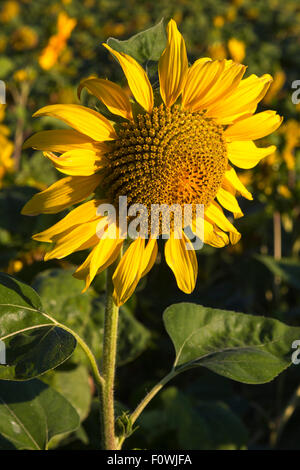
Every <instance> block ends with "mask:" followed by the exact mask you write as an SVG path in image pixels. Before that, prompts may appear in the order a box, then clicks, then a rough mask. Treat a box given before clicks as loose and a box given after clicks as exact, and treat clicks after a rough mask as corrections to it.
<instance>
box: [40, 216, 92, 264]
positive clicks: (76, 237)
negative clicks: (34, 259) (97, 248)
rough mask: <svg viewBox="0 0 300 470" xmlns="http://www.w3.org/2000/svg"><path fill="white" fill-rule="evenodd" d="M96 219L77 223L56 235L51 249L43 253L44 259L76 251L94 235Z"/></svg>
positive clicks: (58, 257) (60, 256) (59, 256)
mask: <svg viewBox="0 0 300 470" xmlns="http://www.w3.org/2000/svg"><path fill="white" fill-rule="evenodd" d="M97 225H98V220H93V221H92V222H88V223H86V224H80V225H77V226H76V227H75V228H72V229H71V230H68V231H67V232H66V233H64V234H62V235H61V236H58V237H56V240H55V242H56V244H55V247H54V248H53V250H51V251H49V252H48V253H46V255H45V261H47V260H49V259H53V258H57V259H61V258H65V257H66V256H68V255H70V254H71V253H73V252H74V251H77V250H78V249H79V247H80V246H81V245H83V244H84V243H86V242H87V241H88V240H90V239H91V238H94V237H95V235H96V228H97Z"/></svg>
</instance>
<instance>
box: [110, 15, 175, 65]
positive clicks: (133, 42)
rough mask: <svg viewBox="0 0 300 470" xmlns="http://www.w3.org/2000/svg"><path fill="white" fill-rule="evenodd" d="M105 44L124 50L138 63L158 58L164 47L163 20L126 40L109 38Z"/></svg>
mask: <svg viewBox="0 0 300 470" xmlns="http://www.w3.org/2000/svg"><path fill="white" fill-rule="evenodd" d="M107 44H108V45H109V46H110V47H112V48H113V49H114V50H115V51H117V52H124V53H125V54H128V55H130V56H131V57H133V58H134V59H136V60H137V61H138V62H140V63H144V62H147V61H148V60H158V59H159V58H160V56H161V54H162V52H163V50H164V49H165V47H166V30H165V25H164V20H163V19H162V20H161V21H160V22H159V23H158V24H156V25H155V26H152V28H149V29H146V31H142V32H141V33H138V34H135V35H134V36H132V37H131V38H130V39H127V40H126V41H120V40H119V39H115V38H109V39H108V40H107Z"/></svg>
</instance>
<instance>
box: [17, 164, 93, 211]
mask: <svg viewBox="0 0 300 470" xmlns="http://www.w3.org/2000/svg"><path fill="white" fill-rule="evenodd" d="M101 178H102V176H100V175H99V174H98V173H96V174H95V175H92V176H67V178H63V179H61V180H59V181H56V183H54V184H52V185H51V186H50V187H49V188H47V189H45V190H44V191H42V192H40V193H38V194H35V195H34V196H33V198H32V199H30V201H28V202H27V204H26V205H25V206H24V207H23V209H22V214H23V215H38V214H55V213H56V212H60V211H62V210H63V209H66V208H67V207H70V206H72V205H73V204H77V203H78V202H81V201H83V200H84V199H86V198H87V197H88V196H89V195H90V194H92V193H93V191H94V190H95V189H96V187H97V186H98V185H99V183H100V181H101Z"/></svg>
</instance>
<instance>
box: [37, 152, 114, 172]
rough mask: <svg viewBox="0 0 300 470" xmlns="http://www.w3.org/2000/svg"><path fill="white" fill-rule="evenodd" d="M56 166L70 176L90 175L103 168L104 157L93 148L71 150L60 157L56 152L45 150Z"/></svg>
mask: <svg viewBox="0 0 300 470" xmlns="http://www.w3.org/2000/svg"><path fill="white" fill-rule="evenodd" d="M44 155H45V157H47V158H49V160H51V162H52V163H53V165H54V166H55V168H56V169H57V170H59V171H60V172H61V173H64V174H65V175H70V176H90V175H93V174H94V173H96V172H97V171H99V170H100V169H101V168H103V166H104V164H105V159H104V157H99V156H97V154H95V152H94V151H93V150H70V151H69V152H65V153H63V154H62V155H60V156H59V157H57V156H56V155H55V154H54V153H51V152H44Z"/></svg>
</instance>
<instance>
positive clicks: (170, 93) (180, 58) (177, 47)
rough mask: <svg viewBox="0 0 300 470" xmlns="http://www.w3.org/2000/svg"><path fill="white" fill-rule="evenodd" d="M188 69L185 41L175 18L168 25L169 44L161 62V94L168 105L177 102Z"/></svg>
mask: <svg viewBox="0 0 300 470" xmlns="http://www.w3.org/2000/svg"><path fill="white" fill-rule="evenodd" d="M187 71H188V59H187V54H186V48H185V42H184V39H183V37H182V35H181V34H180V32H179V31H178V29H177V25H176V23H175V21H174V20H171V21H169V23H168V26H167V46H166V48H165V50H164V51H163V53H162V55H161V57H160V59H159V63H158V74H159V83H160V94H161V97H162V99H163V101H164V103H165V105H166V106H167V107H170V106H172V104H174V103H175V101H176V100H177V98H178V97H179V95H180V94H181V92H182V90H183V88H184V85H185V81H186V76H187Z"/></svg>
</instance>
